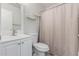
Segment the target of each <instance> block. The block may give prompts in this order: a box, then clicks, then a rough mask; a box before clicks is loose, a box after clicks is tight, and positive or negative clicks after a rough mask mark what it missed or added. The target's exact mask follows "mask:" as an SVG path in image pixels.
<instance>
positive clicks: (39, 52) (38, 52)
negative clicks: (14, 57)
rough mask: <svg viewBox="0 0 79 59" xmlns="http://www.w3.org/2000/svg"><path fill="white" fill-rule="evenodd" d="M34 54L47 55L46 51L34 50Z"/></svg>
mask: <svg viewBox="0 0 79 59" xmlns="http://www.w3.org/2000/svg"><path fill="white" fill-rule="evenodd" d="M33 56H45V52H41V51H38V50H36V49H35V50H34V53H33Z"/></svg>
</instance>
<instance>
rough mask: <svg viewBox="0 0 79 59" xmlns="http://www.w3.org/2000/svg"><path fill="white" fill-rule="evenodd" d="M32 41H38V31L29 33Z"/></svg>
mask: <svg viewBox="0 0 79 59" xmlns="http://www.w3.org/2000/svg"><path fill="white" fill-rule="evenodd" d="M30 35H31V37H32V40H33V43H37V42H38V33H30Z"/></svg>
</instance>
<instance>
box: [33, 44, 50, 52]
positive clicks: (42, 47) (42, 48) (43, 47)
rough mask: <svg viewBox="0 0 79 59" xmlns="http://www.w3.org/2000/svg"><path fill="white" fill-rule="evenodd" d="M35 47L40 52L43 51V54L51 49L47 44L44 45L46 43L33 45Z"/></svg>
mask: <svg viewBox="0 0 79 59" xmlns="http://www.w3.org/2000/svg"><path fill="white" fill-rule="evenodd" d="M33 46H34V47H35V48H36V49H37V50H39V51H42V52H47V51H48V50H49V47H48V45H47V44H44V43H35V44H33Z"/></svg>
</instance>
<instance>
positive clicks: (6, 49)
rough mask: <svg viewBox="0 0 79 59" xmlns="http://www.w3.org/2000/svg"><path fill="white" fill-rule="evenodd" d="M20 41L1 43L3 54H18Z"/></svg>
mask: <svg viewBox="0 0 79 59" xmlns="http://www.w3.org/2000/svg"><path fill="white" fill-rule="evenodd" d="M19 43H20V41H13V42H8V43H4V44H2V54H3V56H20V44H19Z"/></svg>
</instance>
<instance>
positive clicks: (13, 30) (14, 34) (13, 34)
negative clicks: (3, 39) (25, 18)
mask: <svg viewBox="0 0 79 59" xmlns="http://www.w3.org/2000/svg"><path fill="white" fill-rule="evenodd" d="M12 36H16V29H15V24H13V29H12Z"/></svg>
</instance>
